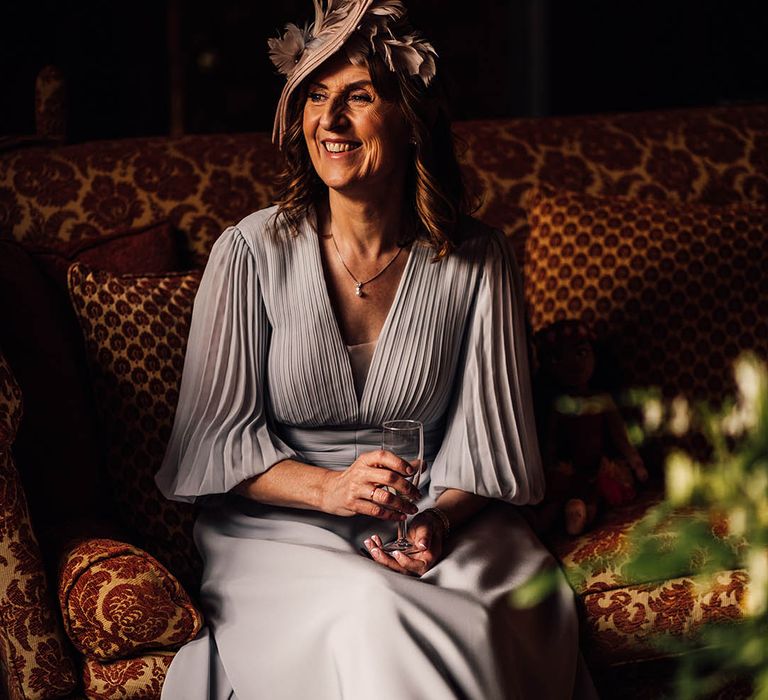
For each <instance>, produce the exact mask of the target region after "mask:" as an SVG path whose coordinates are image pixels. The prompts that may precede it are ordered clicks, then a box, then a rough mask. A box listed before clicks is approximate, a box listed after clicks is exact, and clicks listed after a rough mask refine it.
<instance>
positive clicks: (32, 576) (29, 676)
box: [0, 355, 77, 700]
mask: <svg viewBox="0 0 768 700" xmlns="http://www.w3.org/2000/svg"><path fill="white" fill-rule="evenodd" d="M20 418H21V392H20V390H19V387H18V385H17V384H16V382H15V381H14V378H13V376H12V374H11V371H10V368H9V367H8V364H7V363H6V362H5V359H4V358H3V357H2V355H0V613H1V614H0V625H1V626H2V628H1V629H0V670H1V671H2V677H3V678H2V680H3V684H4V687H5V688H7V689H8V691H9V695H10V697H12V698H18V699H20V700H22V699H23V700H45V699H46V698H58V697H61V696H63V695H67V694H68V693H70V692H72V691H73V690H74V689H75V686H76V684H77V679H76V677H75V670H74V666H73V664H72V660H71V659H70V657H69V653H68V648H67V645H66V642H65V636H64V632H63V630H62V629H61V623H60V622H59V619H58V615H57V614H56V608H55V607H54V605H53V600H52V598H51V596H50V594H49V593H50V592H49V589H48V583H47V581H46V577H45V569H44V567H43V562H42V559H41V557H40V550H39V548H38V545H37V540H36V538H35V535H34V532H33V531H32V523H31V521H30V517H29V511H28V509H27V502H26V498H25V497H24V489H23V487H22V485H21V482H20V480H19V475H18V472H17V471H16V466H15V465H14V462H13V458H12V457H11V450H10V447H11V444H12V442H13V440H14V437H15V435H16V430H17V428H18V425H19V420H20Z"/></svg>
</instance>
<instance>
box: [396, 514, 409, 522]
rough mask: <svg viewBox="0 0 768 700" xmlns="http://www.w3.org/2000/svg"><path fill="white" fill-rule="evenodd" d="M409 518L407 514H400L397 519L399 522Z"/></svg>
mask: <svg viewBox="0 0 768 700" xmlns="http://www.w3.org/2000/svg"><path fill="white" fill-rule="evenodd" d="M407 517H408V516H407V515H406V514H405V513H400V514H399V515H398V516H397V519H398V520H405V519H406V518H407Z"/></svg>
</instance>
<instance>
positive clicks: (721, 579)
mask: <svg viewBox="0 0 768 700" xmlns="http://www.w3.org/2000/svg"><path fill="white" fill-rule="evenodd" d="M748 585H749V584H748V576H747V573H746V572H745V571H742V570H734V571H722V572H719V573H718V574H716V575H715V576H713V577H709V576H690V577H681V578H677V579H668V580H666V581H659V582H656V583H651V584H644V585H640V586H625V587H623V588H614V589H607V590H604V591H596V592H594V593H589V594H588V595H585V596H583V597H582V598H581V599H580V601H579V604H580V605H581V607H582V609H583V612H584V615H583V617H584V619H585V620H586V624H587V627H588V629H587V630H586V635H587V636H588V638H589V644H588V645H587V647H586V652H587V655H588V659H589V661H591V662H592V663H594V664H596V665H599V666H608V665H613V664H619V663H625V662H627V661H639V660H642V659H651V658H661V657H664V656H665V655H668V654H669V653H670V652H669V651H665V649H664V647H663V646H662V645H663V642H664V641H665V638H668V637H669V638H673V639H678V640H680V639H691V640H695V636H696V631H697V630H699V629H700V628H701V627H702V626H703V625H705V624H711V623H718V624H723V623H728V622H734V621H736V620H738V619H739V618H741V617H743V616H744V598H745V594H746V591H747V588H748Z"/></svg>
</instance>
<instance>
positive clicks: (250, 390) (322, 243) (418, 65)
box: [157, 0, 593, 700]
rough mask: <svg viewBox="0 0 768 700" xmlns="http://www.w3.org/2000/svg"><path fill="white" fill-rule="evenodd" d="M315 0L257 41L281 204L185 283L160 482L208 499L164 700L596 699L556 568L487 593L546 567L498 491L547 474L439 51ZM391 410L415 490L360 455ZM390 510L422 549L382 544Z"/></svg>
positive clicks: (401, 23) (368, 0)
mask: <svg viewBox="0 0 768 700" xmlns="http://www.w3.org/2000/svg"><path fill="white" fill-rule="evenodd" d="M315 4H316V17H315V22H314V24H313V25H312V26H311V27H310V28H308V29H307V30H306V31H304V32H302V31H301V30H299V29H298V28H297V27H295V25H289V27H288V28H287V30H286V34H285V35H284V36H283V37H282V38H281V39H273V40H271V42H270V45H271V48H272V56H273V59H274V60H275V63H276V65H277V66H278V67H279V68H281V69H282V70H283V72H285V73H286V74H287V78H288V80H287V83H286V86H285V89H284V91H283V95H282V97H281V100H280V103H279V104H278V110H277V115H276V119H275V131H274V135H275V140H276V141H278V143H279V144H280V145H281V148H282V150H283V154H284V156H285V169H284V172H283V174H282V176H281V180H280V193H279V196H278V199H277V205H276V206H275V207H272V208H270V209H266V210H263V211H259V212H255V213H254V214H251V215H250V216H248V217H246V218H245V219H243V220H242V221H241V222H240V223H239V224H238V225H237V226H233V227H231V228H230V229H228V230H227V231H225V233H224V234H223V235H222V236H221V238H220V239H219V240H218V241H217V242H216V244H215V246H214V247H213V250H212V251H211V256H210V260H209V262H208V265H207V267H206V270H205V274H204V276H203V279H202V282H201V285H200V290H199V292H198V296H197V298H196V300H195V307H194V313H193V318H192V327H191V331H190V336H189V341H188V346H187V347H188V349H187V356H186V359H185V365H184V375H183V380H182V386H181V391H180V398H179V405H178V408H177V412H176V417H175V421H174V427H173V432H172V435H171V438H170V442H169V446H168V451H167V453H166V455H165V459H164V462H163V466H162V469H161V470H160V472H159V473H158V475H157V482H158V485H159V486H160V488H161V489H162V490H163V492H164V493H165V494H166V496H168V497H169V498H173V499H178V500H187V501H194V500H198V499H199V500H201V501H203V502H204V503H205V504H206V505H207V506H208V507H206V508H204V509H203V511H202V513H201V515H200V517H199V518H198V521H197V523H196V529H195V535H196V537H195V541H196V544H197V546H198V548H199V549H200V551H201V554H202V557H203V560H204V562H205V571H204V575H203V585H202V592H201V597H202V602H203V605H204V609H205V612H206V621H207V627H206V628H205V629H204V630H203V632H202V633H201V635H200V637H198V638H197V639H196V640H194V641H193V642H191V643H190V644H188V645H186V646H185V647H183V648H182V649H181V650H180V652H179V653H178V655H177V656H176V658H175V659H174V662H173V664H172V665H171V668H170V670H169V672H168V676H167V680H166V684H165V687H164V689H163V697H164V698H165V699H166V700H168V699H169V698H185V699H186V698H190V699H194V698H200V700H202V698H208V697H211V698H216V699H219V698H221V699H223V698H227V699H229V698H241V699H242V698H249V697H257V696H258V697H269V698H286V699H288V698H296V699H297V700H298V699H302V700H303V699H304V698H308V697H311V698H317V699H320V700H326V699H327V700H332V699H333V700H335V699H338V698H351V699H355V700H358V699H360V700H363V699H364V700H379V699H381V700H385V699H386V700H391V699H392V698H398V699H399V698H403V699H411V698H414V699H418V698H425V699H427V698H428V699H429V700H449V699H458V698H470V699H476V700H481V699H482V700H502V699H503V698H530V697H546V698H570V697H573V696H574V694H576V695H577V696H580V697H591V696H592V695H593V689H592V687H591V681H590V680H589V676H588V674H587V673H586V671H585V669H584V668H583V666H582V664H581V663H580V656H579V654H578V644H577V640H578V631H577V622H576V614H575V609H574V604H573V597H572V593H571V591H570V589H569V588H568V586H567V584H566V583H565V582H564V581H561V586H560V588H559V589H558V590H557V591H556V592H555V593H554V594H553V595H552V596H551V597H550V598H549V599H548V600H546V601H544V602H543V603H541V604H540V605H539V606H538V607H536V608H534V609H531V610H526V611H517V610H515V609H513V608H511V607H510V606H509V605H508V604H507V599H508V592H509V591H510V589H511V588H513V587H514V586H516V585H518V584H521V583H523V582H524V581H525V580H526V579H527V578H528V577H529V576H530V575H532V574H533V573H535V572H537V571H540V570H542V569H548V568H551V567H554V566H555V565H554V562H553V560H552V558H551V557H550V555H549V554H548V552H547V551H546V550H545V549H544V548H543V547H542V545H541V544H540V543H539V542H538V540H537V539H536V537H535V536H534V535H533V534H532V532H531V531H530V529H529V528H528V526H527V524H526V523H525V521H524V519H523V518H522V517H521V516H520V514H519V513H518V511H517V510H516V509H514V508H513V507H510V505H509V504H513V505H520V504H526V503H531V502H536V501H538V500H540V499H541V497H542V492H543V474H542V468H541V463H540V458H539V452H538V447H537V443H536V431H535V426H534V421H533V415H532V402H531V393H530V386H529V379H528V377H529V372H528V365H527V344H526V336H525V322H524V317H523V309H522V293H521V285H520V279H519V275H518V271H517V267H516V265H515V262H514V259H513V257H512V254H511V251H510V249H509V247H508V246H507V244H506V240H505V238H504V236H503V234H501V233H500V232H498V231H493V230H490V229H488V228H487V227H485V226H483V225H482V224H480V222H478V221H475V220H473V219H471V218H470V217H469V216H468V215H467V211H468V207H467V198H466V197H465V195H464V188H463V186H462V182H461V178H460V175H459V168H458V165H457V162H456V158H455V155H454V150H453V143H452V140H451V135H450V124H449V121H448V118H447V115H446V111H445V109H444V107H443V103H442V101H441V98H440V88H439V79H438V78H437V75H436V68H437V65H436V62H435V58H436V54H435V51H434V49H433V48H432V46H431V45H430V44H429V43H427V42H426V41H425V40H424V39H423V38H422V37H421V36H420V35H419V34H418V33H416V32H415V31H414V30H413V29H412V28H411V27H410V26H409V24H408V22H407V19H406V15H405V8H404V6H403V4H402V3H401V2H399V1H397V0H363V1H359V0H358V1H356V0H335V1H333V2H329V3H328V5H327V7H325V8H323V7H322V6H321V5H320V3H319V2H316V3H315ZM398 419H407V420H411V421H418V422H420V423H421V424H422V426H423V437H424V445H423V448H424V449H423V451H424V467H423V469H422V472H421V481H420V484H419V485H420V487H421V490H419V489H417V488H416V487H415V486H413V485H412V484H411V483H410V482H409V477H410V476H412V475H413V466H412V465H411V464H410V463H408V462H406V461H405V460H404V459H402V458H401V456H399V455H397V454H394V453H393V452H390V451H386V450H384V449H381V444H382V443H381V426H382V424H384V423H385V422H387V421H391V420H398ZM503 502H506V504H505V503H503ZM409 516H412V517H411V519H410V520H408V524H407V529H408V536H409V539H410V541H412V542H415V543H417V544H418V551H416V552H415V553H413V554H403V553H401V552H395V553H393V554H389V553H388V552H386V551H384V549H383V547H382V542H383V540H384V539H386V538H388V536H389V537H391V534H392V530H393V528H394V526H395V525H396V524H397V523H402V522H404V521H406V519H407V518H408V517H409ZM449 531H450V537H449ZM361 555H362V556H361ZM553 658H554V659H557V666H558V668H557V673H552V663H551V659H553Z"/></svg>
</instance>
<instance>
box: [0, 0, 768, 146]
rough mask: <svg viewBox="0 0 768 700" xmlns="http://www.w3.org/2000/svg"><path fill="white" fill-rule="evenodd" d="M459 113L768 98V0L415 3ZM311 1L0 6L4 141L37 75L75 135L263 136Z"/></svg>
mask: <svg viewBox="0 0 768 700" xmlns="http://www.w3.org/2000/svg"><path fill="white" fill-rule="evenodd" d="M408 5H409V7H410V10H411V16H412V19H413V23H414V25H415V26H417V27H420V28H422V29H424V30H425V33H426V34H427V36H428V37H429V38H430V39H431V40H432V43H433V44H434V45H435V47H436V48H437V50H438V53H439V54H440V56H441V58H442V60H443V66H444V71H445V74H447V75H449V76H450V81H449V86H450V89H451V93H452V96H453V112H454V117H455V118H458V119H467V118H486V117H503V116H530V115H548V114H553V115H566V114H578V113H591V112H613V111H638V110H646V109H658V108H674V107H687V106H694V105H715V104H730V103H740V102H753V101H757V102H768V11H767V10H766V6H767V5H768V3H766V2H764V1H763V2H758V1H757V0H755V1H746V2H738V1H733V0H731V1H730V2H726V0H699V1H698V2H689V1H687V0H686V1H676V0H667V1H666V2H660V1H658V0H648V1H647V2H642V3H636V2H622V1H621V0H569V1H566V0H559V1H556V0H472V1H471V2H465V3H450V4H449V3H448V2H446V1H445V0H411V2H409V3H408ZM311 14H312V3H311V1H310V0H286V1H281V2H267V1H265V0H249V1H248V2H244V1H237V0H218V1H217V2H216V3H215V4H214V3H213V2H190V1H185V0H151V1H150V0H133V2H130V3H126V2H116V1H114V0H100V1H99V2H95V1H93V0H88V1H84V2H64V1H62V0H58V1H57V2H54V1H53V0H50V1H48V2H35V1H30V2H17V1H16V0H11V1H10V2H8V1H7V0H6V2H4V3H0V95H2V97H1V98H0V99H1V100H2V103H0V134H6V135H7V134H30V133H33V132H34V112H33V108H34V80H35V76H36V74H37V72H38V71H39V70H40V68H42V67H43V66H45V65H47V64H53V65H56V66H58V67H60V68H61V69H62V70H63V71H64V72H65V74H66V77H67V86H68V125H69V127H68V130H69V137H70V140H73V141H78V140H85V139H93V138H114V137H123V136H138V135H155V134H167V133H171V132H173V133H183V132H188V133H194V132H220V131H231V132H237V131H268V130H270V129H271V124H272V116H273V110H274V105H275V103H276V101H277V96H278V95H279V91H280V88H281V85H282V78H281V77H279V76H277V75H276V73H275V71H274V69H273V67H272V64H271V62H270V61H269V59H268V57H267V47H266V39H267V37H269V36H274V35H275V34H276V32H277V30H278V29H280V28H282V26H283V25H284V24H285V23H286V22H288V21H294V22H297V23H299V24H301V23H303V22H304V21H305V20H309V19H311Z"/></svg>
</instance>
